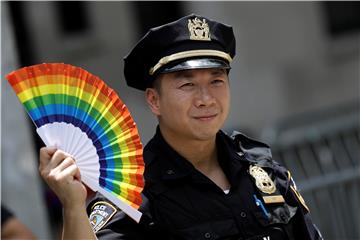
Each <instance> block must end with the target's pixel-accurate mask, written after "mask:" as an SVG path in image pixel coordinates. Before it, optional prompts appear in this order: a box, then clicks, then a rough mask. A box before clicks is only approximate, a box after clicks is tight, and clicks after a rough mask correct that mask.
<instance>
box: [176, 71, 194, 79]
mask: <svg viewBox="0 0 360 240" xmlns="http://www.w3.org/2000/svg"><path fill="white" fill-rule="evenodd" d="M193 76H194V74H193V73H192V71H178V72H175V75H174V77H175V79H180V78H187V79H190V78H193Z"/></svg>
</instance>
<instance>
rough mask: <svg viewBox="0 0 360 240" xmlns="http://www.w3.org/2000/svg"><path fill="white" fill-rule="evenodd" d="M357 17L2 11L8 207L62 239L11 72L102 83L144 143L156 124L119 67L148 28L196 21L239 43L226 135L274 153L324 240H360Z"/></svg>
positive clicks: (196, 6) (283, 9)
mask: <svg viewBox="0 0 360 240" xmlns="http://www.w3.org/2000/svg"><path fill="white" fill-rule="evenodd" d="M359 12H360V5H359V2H203V1H199V2H188V1H186V2H1V72H2V74H1V75H2V76H3V77H2V81H1V163H2V168H1V181H2V184H1V186H2V190H1V194H2V196H1V198H2V202H3V203H5V204H6V205H7V206H9V207H10V208H11V210H13V211H14V212H15V213H16V214H17V215H18V217H19V218H20V219H21V220H23V222H24V223H25V224H27V225H28V226H29V227H30V228H31V229H32V230H33V231H34V232H35V233H36V234H37V236H39V238H41V239H50V238H52V239H54V238H56V237H58V234H59V233H58V232H57V230H56V229H57V228H56V226H58V225H59V226H60V224H61V207H60V206H59V203H58V201H57V199H56V198H55V197H54V196H53V194H52V193H51V192H50V191H49V190H48V189H47V188H46V187H45V185H44V184H43V182H42V181H41V180H40V179H39V176H38V172H37V166H38V163H37V161H38V159H37V153H38V149H39V147H40V146H41V142H40V141H39V139H38V138H37V136H36V134H35V133H34V132H35V131H34V130H35V129H34V126H33V125H32V123H31V121H30V120H29V119H28V118H27V116H26V113H25V112H24V111H23V107H22V106H21V104H20V103H19V101H18V100H17V98H16V96H15V94H14V93H13V92H12V90H11V89H10V87H9V85H8V84H7V83H6V81H5V79H4V75H5V74H6V73H8V72H10V71H12V70H14V69H17V68H19V67H21V66H26V65H31V64H36V63H42V62H64V63H69V64H72V65H76V66H80V67H82V68H84V69H86V70H88V71H89V72H91V73H93V74H95V75H98V76H100V77H101V78H102V79H104V80H105V81H106V82H107V83H108V85H110V86H111V87H112V88H113V89H115V90H116V92H117V93H118V94H119V96H120V97H121V98H122V100H123V101H124V102H125V103H126V105H127V106H128V108H129V109H130V111H131V113H132V115H133V117H134V119H135V121H136V122H137V125H138V127H139V131H140V134H141V138H142V141H143V143H144V144H145V143H146V142H147V141H148V140H149V139H150V138H151V136H152V135H153V133H154V129H155V126H156V120H155V118H154V117H153V116H152V114H151V112H150V110H149V109H148V108H147V106H146V104H145V101H144V96H143V92H141V91H138V90H135V89H131V88H129V87H127V86H126V84H125V80H124V77H123V72H122V69H123V60H122V58H123V57H124V56H125V55H126V54H127V53H128V52H129V51H130V49H131V48H132V47H133V46H134V45H135V43H136V42H137V41H138V40H139V38H140V37H141V35H142V34H144V33H145V32H146V30H147V29H148V28H149V27H152V26H156V25H159V24H162V23H165V22H168V21H172V20H176V19H177V18H179V17H181V16H183V15H186V14H190V13H197V14H201V15H205V16H207V17H209V18H213V19H216V20H218V21H221V22H224V23H227V24H229V25H232V26H233V27H234V32H235V35H236V38H237V56H236V57H235V60H234V62H233V65H232V70H231V73H230V78H231V93H232V105H231V114H230V116H229V118H228V121H227V122H226V124H225V126H224V130H226V131H227V132H228V133H231V132H232V131H233V130H237V131H242V132H244V133H246V134H247V135H250V136H251V137H254V138H258V139H261V140H263V141H265V142H267V143H268V144H270V145H271V146H272V147H273V155H274V158H275V160H277V161H279V162H281V163H283V164H285V165H286V166H287V167H289V168H290V169H291V170H292V173H293V176H294V178H295V180H296V181H297V183H298V187H299V188H300V189H301V190H302V193H303V196H304V197H305V200H306V201H307V203H308V205H309V207H310V209H311V210H312V216H313V219H314V221H315V223H316V224H317V225H318V226H319V228H320V229H321V231H322V232H323V235H324V237H325V239H334V240H335V239H336V240H337V239H345V240H347V239H349V240H350V239H360V230H359V229H360V221H359V220H360V219H359V212H360V209H359V202H360V193H359V182H360V181H359V179H360V168H359V162H360V130H359V124H360V121H359V117H360V115H359V98H360V94H359V93H360V84H359V83H360V78H359V75H360V70H359V67H360V62H359V59H360V57H359V50H360V44H359V43H360V41H359V40H360V18H359Z"/></svg>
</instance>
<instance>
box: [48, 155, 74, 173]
mask: <svg viewBox="0 0 360 240" xmlns="http://www.w3.org/2000/svg"><path fill="white" fill-rule="evenodd" d="M71 165H75V160H74V159H73V158H71V157H66V158H65V159H64V160H63V161H62V162H60V163H59V165H57V166H56V167H55V168H54V169H51V172H53V173H57V172H61V171H63V170H64V169H66V168H68V167H69V166H71Z"/></svg>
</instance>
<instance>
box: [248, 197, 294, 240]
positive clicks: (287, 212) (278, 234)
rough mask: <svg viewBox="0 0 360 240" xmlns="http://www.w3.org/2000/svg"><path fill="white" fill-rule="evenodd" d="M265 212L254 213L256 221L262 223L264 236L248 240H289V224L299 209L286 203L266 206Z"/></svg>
mask: <svg viewBox="0 0 360 240" xmlns="http://www.w3.org/2000/svg"><path fill="white" fill-rule="evenodd" d="M265 208H266V209H265V211H266V212H265V211H260V210H259V211H253V212H252V214H253V216H254V218H255V219H256V221H257V222H258V223H260V225H261V228H262V229H263V231H262V232H263V234H261V235H259V236H254V237H251V238H248V239H246V240H258V239H259V240H275V239H276V240H281V239H289V237H288V229H289V226H288V225H289V224H290V223H289V222H290V220H291V219H292V218H293V217H294V215H295V213H296V211H297V207H292V206H290V205H288V204H286V203H281V204H268V205H265Z"/></svg>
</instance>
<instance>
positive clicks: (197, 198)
mask: <svg viewBox="0 0 360 240" xmlns="http://www.w3.org/2000/svg"><path fill="white" fill-rule="evenodd" d="M234 56H235V38H234V34H233V30H232V27H230V26H228V25H225V24H222V23H219V22H216V21H213V20H210V19H208V18H206V17H202V16H197V15H189V16H185V17H183V18H181V19H179V20H177V21H175V22H172V23H169V24H166V25H163V26H160V27H157V28H153V29H151V30H150V31H149V32H148V33H147V34H146V35H145V36H144V37H143V38H142V39H141V40H140V41H139V42H138V43H137V45H136V46H135V47H134V48H133V49H132V51H131V52H130V53H129V54H128V55H127V56H126V57H125V69H124V72H125V78H126V81H127V84H128V85H129V86H131V87H134V88H137V89H140V90H143V91H145V96H146V100H147V103H148V105H149V107H150V109H151V111H152V112H153V113H154V115H155V116H156V117H157V118H158V122H159V125H158V127H157V129H156V133H155V136H154V137H153V138H152V139H151V140H150V142H149V143H148V144H147V145H146V146H145V148H144V161H145V164H146V167H145V173H144V178H145V188H144V191H143V199H144V201H143V204H142V206H141V208H140V210H141V211H142V212H143V216H142V219H141V221H140V223H139V224H137V223H135V222H134V221H133V220H132V219H130V218H129V217H128V216H126V215H125V214H124V213H123V212H122V211H121V210H119V209H117V208H116V207H115V206H114V205H113V204H112V203H111V202H109V201H107V200H106V199H105V198H103V197H102V196H101V195H99V194H97V195H96V196H94V197H93V198H92V200H91V201H89V202H88V203H87V212H88V214H89V219H90V222H91V224H90V223H89V219H88V217H87V215H86V210H85V208H86V204H85V198H86V196H87V191H86V188H85V187H84V185H82V183H81V182H80V181H79V180H80V176H79V170H78V168H77V167H76V166H75V164H74V160H73V159H72V158H71V157H70V156H68V155H66V153H63V152H61V151H59V150H58V151H57V150H56V149H51V148H43V149H42V150H41V152H40V171H41V173H42V176H43V177H44V178H45V180H46V181H47V182H48V184H49V185H50V186H51V187H52V189H53V190H54V191H55V192H56V193H57V195H58V196H59V198H60V200H61V201H62V203H63V205H64V237H65V238H95V237H98V238H106V239H107V238H109V239H115V238H117V239H192V240H194V239H249V240H250V239H252V240H273V239H280V240H281V239H299V240H300V239H301V240H304V239H311V240H315V239H322V237H321V234H320V232H319V231H318V230H317V228H316V227H315V225H313V223H312V221H311V218H310V215H309V209H308V207H307V206H306V204H305V201H304V200H303V198H302V197H301V195H300V193H299V191H298V190H297V189H296V185H295V184H294V182H293V180H292V178H291V174H290V172H289V171H288V170H287V169H285V168H284V167H282V166H280V165H279V164H277V163H276V162H275V161H273V159H272V157H271V152H270V149H269V147H268V146H267V145H266V144H264V143H261V142H258V141H255V140H252V139H250V138H248V137H246V136H244V135H242V134H240V133H236V134H234V135H233V136H232V137H230V136H228V135H226V134H225V133H224V132H222V131H221V130H220V128H221V127H222V125H223V123H224V121H225V119H226V118H227V115H228V112H229V105H230V91H229V88H230V87H229V84H230V83H229V78H228V73H229V71H230V63H231V61H232V59H233V58H234ZM98 219H100V220H99V221H97V220H98ZM95 235H96V236H95Z"/></svg>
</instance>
